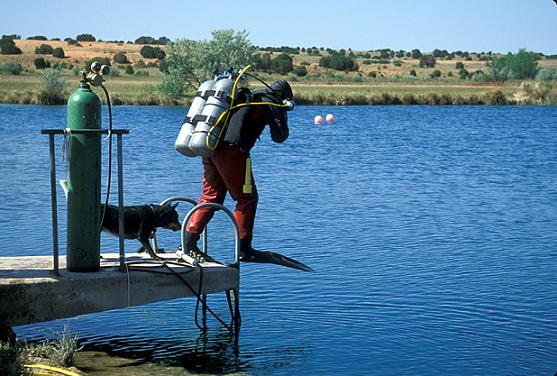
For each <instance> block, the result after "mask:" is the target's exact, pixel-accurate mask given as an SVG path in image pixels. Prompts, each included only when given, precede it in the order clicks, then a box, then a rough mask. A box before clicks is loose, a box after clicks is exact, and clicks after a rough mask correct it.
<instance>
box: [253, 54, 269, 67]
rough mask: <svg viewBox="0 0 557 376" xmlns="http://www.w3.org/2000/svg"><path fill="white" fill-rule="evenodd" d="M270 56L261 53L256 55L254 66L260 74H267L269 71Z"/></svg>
mask: <svg viewBox="0 0 557 376" xmlns="http://www.w3.org/2000/svg"><path fill="white" fill-rule="evenodd" d="M271 62H272V58H271V54H268V53H263V54H256V55H255V61H254V65H255V68H256V69H257V70H259V71H262V72H268V71H269V70H271Z"/></svg>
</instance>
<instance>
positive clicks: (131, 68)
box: [125, 65, 134, 74]
mask: <svg viewBox="0 0 557 376" xmlns="http://www.w3.org/2000/svg"><path fill="white" fill-rule="evenodd" d="M125 72H126V74H133V73H134V71H133V67H132V66H131V65H127V66H126V70H125Z"/></svg>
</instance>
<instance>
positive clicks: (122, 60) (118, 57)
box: [112, 52, 130, 64]
mask: <svg viewBox="0 0 557 376" xmlns="http://www.w3.org/2000/svg"><path fill="white" fill-rule="evenodd" d="M112 59H113V60H114V61H115V62H116V63H118V64H129V63H130V61H129V60H128V57H127V56H126V54H125V53H123V52H118V53H117V54H115V55H114V57H113V58H112Z"/></svg>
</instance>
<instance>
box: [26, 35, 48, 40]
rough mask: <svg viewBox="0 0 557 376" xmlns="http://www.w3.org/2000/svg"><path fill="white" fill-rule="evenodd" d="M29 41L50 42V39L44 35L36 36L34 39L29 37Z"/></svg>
mask: <svg viewBox="0 0 557 376" xmlns="http://www.w3.org/2000/svg"><path fill="white" fill-rule="evenodd" d="M27 40H48V38H47V37H45V36H44V35H35V36H32V37H28V38H27Z"/></svg>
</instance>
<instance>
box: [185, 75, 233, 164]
mask: <svg viewBox="0 0 557 376" xmlns="http://www.w3.org/2000/svg"><path fill="white" fill-rule="evenodd" d="M233 86H234V80H233V79H232V78H231V77H230V76H226V77H223V78H220V79H217V81H216V82H215V84H214V86H213V88H212V90H211V93H212V95H211V96H209V98H207V101H206V102H205V107H203V110H202V112H201V116H200V118H201V119H202V120H200V121H199V122H197V124H195V129H194V131H193V133H192V135H191V138H190V141H189V144H188V149H189V150H190V151H192V152H193V153H194V154H195V155H199V156H202V157H211V156H212V155H213V153H214V149H215V148H216V146H217V143H218V141H219V134H220V132H221V129H222V127H223V126H224V123H225V119H221V121H220V122H219V124H218V125H217V126H214V125H215V123H216V122H217V120H218V118H219V117H220V115H221V114H222V113H223V112H224V111H226V110H227V109H228V108H229V107H230V100H231V99H230V94H231V92H232V88H233Z"/></svg>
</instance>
